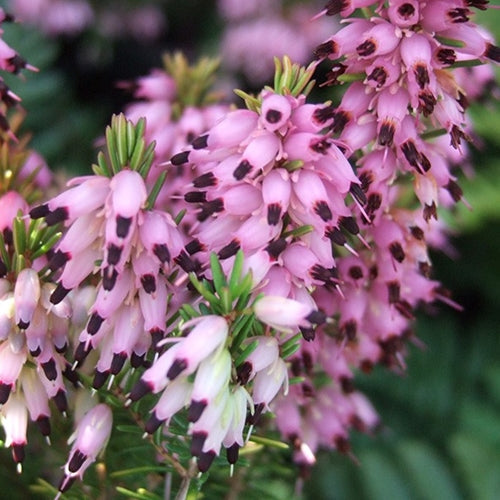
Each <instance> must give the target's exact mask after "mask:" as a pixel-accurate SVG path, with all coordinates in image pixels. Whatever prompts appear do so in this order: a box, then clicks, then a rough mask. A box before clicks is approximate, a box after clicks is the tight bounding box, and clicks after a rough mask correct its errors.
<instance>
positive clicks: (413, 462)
mask: <svg viewBox="0 0 500 500" xmlns="http://www.w3.org/2000/svg"><path fill="white" fill-rule="evenodd" d="M396 451H397V453H398V454H399V456H400V458H401V461H400V463H399V465H400V468H402V470H403V471H404V473H405V475H406V477H407V482H408V484H411V485H412V486H413V488H412V491H415V492H416V495H415V496H416V497H417V498H422V499H429V500H431V499H434V498H439V499H440V500H459V499H460V498H461V497H462V495H461V494H460V490H459V487H458V485H457V484H456V483H455V481H454V479H453V476H452V474H451V471H450V469H449V468H448V467H447V465H446V463H445V461H444V460H443V458H441V457H440V456H439V455H438V454H437V453H436V451H435V450H434V449H433V448H432V447H431V446H430V445H429V444H427V443H423V442H420V441H404V442H402V443H401V444H399V445H398V446H397V447H396Z"/></svg>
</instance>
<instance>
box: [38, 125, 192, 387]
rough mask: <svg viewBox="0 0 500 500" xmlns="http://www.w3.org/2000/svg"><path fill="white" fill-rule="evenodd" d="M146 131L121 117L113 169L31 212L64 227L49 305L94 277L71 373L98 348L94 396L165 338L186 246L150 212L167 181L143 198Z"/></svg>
mask: <svg viewBox="0 0 500 500" xmlns="http://www.w3.org/2000/svg"><path fill="white" fill-rule="evenodd" d="M143 129H144V121H141V122H140V124H139V125H138V126H137V127H135V128H134V126H133V125H132V123H131V122H127V121H126V119H125V117H124V116H123V115H122V116H120V117H116V119H115V120H114V122H113V123H112V125H111V127H110V128H108V131H107V141H108V151H113V150H112V147H111V143H116V144H118V143H119V144H120V145H121V146H119V147H118V155H117V156H116V157H113V158H112V159H110V162H111V167H109V166H108V165H107V164H106V160H105V158H104V156H100V167H97V166H96V169H95V170H96V175H94V176H87V177H83V178H76V179H73V180H72V181H71V182H70V183H69V189H68V190H67V191H64V192H63V193H61V194H59V195H58V196H56V197H55V198H52V199H51V200H49V201H48V202H47V203H44V204H42V205H39V206H36V207H34V208H33V209H31V211H30V216H31V217H32V218H34V219H38V218H43V219H44V220H45V222H46V224H47V225H48V226H49V227H50V226H52V225H54V224H56V223H60V222H63V223H64V224H65V225H66V226H67V230H66V231H65V234H64V236H63V237H62V238H61V240H60V242H59V243H58V244H57V246H56V248H55V252H54V253H53V255H52V257H51V259H50V261H49V262H48V268H49V269H50V270H51V271H52V272H58V273H59V274H58V277H57V286H56V288H55V289H54V291H53V292H52V294H51V295H50V302H51V303H52V304H54V305H57V304H59V303H61V301H63V300H64V297H66V296H67V295H68V293H69V292H70V291H71V290H74V289H75V288H77V287H78V286H79V285H80V284H81V283H82V282H84V280H85V279H87V278H88V277H89V276H91V275H93V274H98V276H99V281H98V283H97V285H96V296H95V300H94V301H93V303H92V305H91V307H90V310H89V315H90V317H89V319H88V322H87V325H86V327H85V328H84V330H83V331H82V332H81V333H80V335H79V337H78V346H77V348H76V350H75V355H74V356H75V366H76V365H78V364H81V363H83V361H84V360H85V359H86V357H87V356H88V354H89V353H90V351H91V350H93V349H97V348H99V351H100V355H99V360H98V362H97V364H96V367H95V370H96V371H95V376H94V382H93V387H94V388H95V389H97V388H100V387H101V386H102V385H103V384H104V383H105V382H106V380H107V378H108V376H109V375H110V374H111V375H116V374H118V373H119V372H120V370H121V369H122V367H123V365H124V363H125V361H127V360H130V361H131V362H132V365H133V366H140V365H141V364H142V362H143V361H144V359H145V355H146V353H147V352H148V350H149V348H150V347H151V345H152V346H153V347H154V346H155V345H156V344H157V343H158V341H159V340H161V339H162V338H163V336H164V334H165V328H166V326H165V325H166V315H167V296H168V276H169V275H170V274H171V273H172V272H173V268H172V265H173V260H174V259H175V258H176V256H177V255H178V254H179V253H180V251H181V249H182V247H183V241H182V238H181V236H180V234H179V233H178V231H177V228H176V225H175V222H174V221H173V219H172V218H171V217H170V216H169V215H168V214H167V213H165V212H163V211H158V210H154V209H152V208H151V207H152V204H153V202H154V200H153V197H154V192H157V191H158V189H159V186H160V185H161V184H160V183H161V182H163V179H164V178H162V177H160V178H159V182H157V183H156V185H155V186H156V187H155V188H153V191H152V193H150V195H148V192H147V189H146V185H145V181H144V179H145V177H147V172H148V169H149V168H150V165H151V159H152V154H153V148H152V147H151V148H145V144H144V138H143V137H142V131H143ZM153 146H154V144H153ZM151 194H152V195H153V196H151ZM97 262H98V263H99V264H96V263H97ZM145 331H146V332H149V335H148V336H145V335H144V332H145Z"/></svg>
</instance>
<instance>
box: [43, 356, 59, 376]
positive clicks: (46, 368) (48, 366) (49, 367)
mask: <svg viewBox="0 0 500 500" xmlns="http://www.w3.org/2000/svg"><path fill="white" fill-rule="evenodd" d="M41 365H42V369H43V373H45V376H46V377H47V378H48V379H49V380H55V379H56V378H57V369H56V362H55V360H54V359H49V360H48V361H46V362H45V363H41Z"/></svg>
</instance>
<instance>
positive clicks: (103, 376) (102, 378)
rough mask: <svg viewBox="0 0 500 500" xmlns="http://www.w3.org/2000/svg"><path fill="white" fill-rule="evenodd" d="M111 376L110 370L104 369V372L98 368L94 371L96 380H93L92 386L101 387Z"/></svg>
mask: <svg viewBox="0 0 500 500" xmlns="http://www.w3.org/2000/svg"><path fill="white" fill-rule="evenodd" d="M108 377H109V371H108V370H104V371H103V372H100V371H99V370H97V369H96V371H95V373H94V380H93V382H92V387H93V388H94V389H100V388H101V387H102V386H103V385H104V384H105V383H106V380H108Z"/></svg>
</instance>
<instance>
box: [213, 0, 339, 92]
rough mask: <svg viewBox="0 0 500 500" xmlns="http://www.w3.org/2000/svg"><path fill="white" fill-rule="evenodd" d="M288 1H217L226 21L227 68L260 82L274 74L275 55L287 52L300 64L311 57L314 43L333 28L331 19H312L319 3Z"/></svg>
mask: <svg viewBox="0 0 500 500" xmlns="http://www.w3.org/2000/svg"><path fill="white" fill-rule="evenodd" d="M287 3H288V2H283V1H275V0H255V1H252V2H245V3H244V5H243V4H242V3H241V2H239V1H238V0H219V1H218V3H217V7H218V10H219V14H220V15H221V17H222V19H223V20H224V22H225V30H224V32H223V34H222V37H221V42H220V44H221V48H220V53H221V57H222V67H223V68H224V69H225V70H227V71H229V72H232V73H239V74H241V75H243V76H244V77H245V78H246V79H247V80H248V81H249V82H250V83H252V84H253V85H261V84H263V83H265V82H267V81H269V80H270V79H271V78H272V75H273V72H274V57H279V58H281V57H283V56H284V55H287V56H288V57H290V59H291V60H292V61H294V62H297V63H299V64H307V63H308V62H309V61H310V59H311V53H312V51H313V49H314V47H315V46H316V45H317V44H318V43H319V42H320V41H321V40H322V39H324V38H325V37H326V36H328V33H330V32H331V26H332V25H331V22H328V21H326V20H318V21H317V22H315V23H311V22H310V19H311V18H312V17H313V15H314V14H315V13H316V12H317V9H318V4H316V5H314V3H313V4H312V5H311V3H310V2H309V3H307V2H304V3H300V2H297V3H292V4H291V5H286V4H287ZM249 47H251V48H252V50H249Z"/></svg>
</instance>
